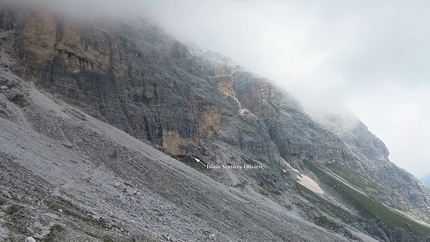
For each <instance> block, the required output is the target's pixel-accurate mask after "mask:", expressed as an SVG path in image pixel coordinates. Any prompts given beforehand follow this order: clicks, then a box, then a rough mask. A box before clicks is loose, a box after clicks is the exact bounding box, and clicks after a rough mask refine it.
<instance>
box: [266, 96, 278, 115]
mask: <svg viewBox="0 0 430 242" xmlns="http://www.w3.org/2000/svg"><path fill="white" fill-rule="evenodd" d="M266 102H267V104H269V105H270V106H271V107H272V108H273V110H275V112H276V113H280V112H281V110H282V109H281V107H280V106H278V105H277V104H275V103H274V102H272V101H270V100H267V99H266Z"/></svg>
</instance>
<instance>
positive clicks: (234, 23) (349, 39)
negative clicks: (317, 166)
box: [13, 0, 430, 178]
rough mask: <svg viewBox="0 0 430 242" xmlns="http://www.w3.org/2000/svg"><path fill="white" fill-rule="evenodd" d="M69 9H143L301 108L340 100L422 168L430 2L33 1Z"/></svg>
mask: <svg viewBox="0 0 430 242" xmlns="http://www.w3.org/2000/svg"><path fill="white" fill-rule="evenodd" d="M13 2H14V3H17V2H18V3H22V4H29V3H32V4H34V3H37V4H38V5H41V6H47V5H49V6H53V7H55V8H56V9H58V10H61V11H64V12H65V13H66V12H67V13H68V14H71V15H81V14H84V15H93V16H98V15H112V16H134V15H140V14H142V15H143V14H145V15H147V16H148V13H150V14H151V16H152V17H155V18H156V19H157V21H158V22H160V24H161V25H162V26H163V27H164V28H165V29H167V30H168V31H169V32H170V33H172V34H173V35H176V36H177V37H179V38H182V39H185V38H186V39H189V40H192V41H194V42H196V43H197V44H198V45H199V46H200V47H201V48H202V49H203V50H205V51H206V50H212V51H217V52H221V53H223V54H225V55H227V56H229V57H231V58H232V59H233V60H235V61H236V62H238V63H239V64H241V65H243V66H245V67H246V68H248V69H249V70H251V71H253V72H255V73H257V74H260V75H262V76H265V77H267V78H269V79H272V80H273V81H275V82H276V83H277V84H278V85H280V86H282V87H284V88H285V89H286V90H287V91H288V92H290V93H291V94H293V95H294V96H296V97H297V98H298V99H299V100H300V101H301V102H302V104H303V105H304V106H305V107H306V109H308V110H309V111H315V110H321V109H328V110H330V109H334V108H339V107H343V106H345V107H347V108H349V109H350V110H352V111H353V112H354V113H355V114H356V115H357V116H358V117H359V118H360V119H361V120H362V121H363V122H364V123H365V124H366V125H367V126H368V128H369V129H370V130H371V131H372V132H373V133H374V134H376V135H377V136H378V137H379V138H381V139H382V140H383V141H384V142H385V144H386V145H387V147H388V149H389V150H390V160H391V161H392V162H394V163H396V164H397V165H398V166H399V167H402V168H404V169H406V170H408V171H409V172H411V173H413V174H414V175H416V176H417V177H419V178H420V177H423V176H424V175H425V174H426V173H430V165H429V164H430V162H429V161H430V154H429V153H428V152H427V151H428V150H430V142H429V139H430V126H429V125H427V124H429V123H430V81H428V80H427V79H428V78H429V77H430V68H428V66H429V64H430V45H429V43H430V31H429V29H430V17H429V16H430V2H428V1H413V2H407V1H377V2H375V1H330V0H328V1H327V0H324V1H322V0H321V1H312V0H308V1H278V0H268V1H253V0H251V1H243V0H228V1H227V0H220V1H196V0H182V1H175V0H157V1H144V0H122V1H114V0H108V1H106V0H78V1H61V0H57V1H55V0H38V1H37V0H33V1H30V0H28V1H13Z"/></svg>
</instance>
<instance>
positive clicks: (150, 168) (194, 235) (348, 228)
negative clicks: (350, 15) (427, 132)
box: [0, 1, 430, 241]
mask: <svg viewBox="0 0 430 242" xmlns="http://www.w3.org/2000/svg"><path fill="white" fill-rule="evenodd" d="M24 3H25V4H24ZM45 3H48V5H38V6H35V5H33V4H28V2H24V1H22V2H20V4H19V5H16V2H14V4H11V3H9V4H3V5H0V6H1V10H0V27H1V33H0V42H1V49H0V56H1V58H0V62H1V63H0V122H1V124H2V125H1V126H0V144H1V151H0V177H1V179H0V191H1V193H0V214H2V216H1V217H0V239H2V240H4V241H24V239H26V238H27V241H28V240H30V241H31V239H32V238H33V239H36V240H37V241H239V240H240V241H426V240H429V239H430V227H429V224H428V223H430V214H429V213H428V211H429V208H430V204H429V201H430V189H429V188H428V187H426V186H424V185H423V184H422V183H421V182H420V181H419V180H418V179H417V178H415V177H414V176H413V175H411V174H410V173H408V172H407V171H405V170H403V169H400V168H398V167H397V166H396V165H395V164H393V163H392V162H390V160H389V158H388V156H389V151H388V149H387V147H386V146H385V144H384V143H383V141H382V140H381V139H379V138H378V137H376V136H375V135H374V134H373V133H372V132H371V131H369V129H368V127H367V126H366V125H365V124H364V123H363V122H362V121H361V120H360V119H359V118H358V117H356V116H355V115H353V114H352V113H351V112H344V111H342V110H339V112H332V113H320V114H318V115H316V114H312V115H310V114H308V113H307V112H306V111H305V109H304V108H303V106H302V104H300V102H299V101H298V100H296V98H294V93H292V94H290V93H288V92H287V91H288V90H287V91H285V90H284V89H282V88H279V87H278V85H276V84H274V83H273V81H271V80H269V79H267V78H265V77H262V76H260V75H258V74H256V73H253V72H250V71H249V70H247V69H246V68H245V67H243V66H241V65H240V63H236V62H234V61H233V60H232V59H231V58H229V57H228V56H225V55H223V54H221V53H217V52H212V51H203V50H201V49H200V48H199V47H198V46H196V45H195V44H189V42H183V41H182V40H179V39H177V38H175V37H173V36H172V35H171V34H169V32H166V31H165V30H164V29H163V27H162V26H161V25H159V24H158V23H157V22H156V21H155V20H153V19H152V17H151V16H150V15H143V16H142V17H136V16H135V15H132V16H130V18H125V17H124V16H121V17H115V16H113V15H111V14H109V12H110V10H111V9H113V8H114V7H115V6H116V5H110V4H108V6H106V9H107V10H103V9H102V10H100V14H94V15H91V16H89V17H88V18H79V17H77V16H84V15H85V13H86V12H81V11H80V10H76V9H74V8H72V7H71V6H70V9H67V15H64V13H65V12H64V11H66V10H65V8H64V7H65V6H67V8H68V7H69V5H68V4H70V3H64V5H63V4H62V2H58V4H60V3H61V4H60V5H61V6H60V5H55V3H54V2H50V1H47V2H45ZM76 3H80V2H79V1H78V2H76ZM76 3H73V6H75V7H79V6H78V5H77V4H76ZM95 3H98V1H89V2H88V3H84V2H82V4H83V5H82V6H85V8H91V7H94V6H95V5H85V4H95ZM129 3H133V2H132V1H130V2H127V1H126V2H124V6H131V5H128V4H129ZM52 4H54V5H52ZM40 6H44V7H45V8H41V7H40ZM126 8H128V7H124V9H126ZM136 8H138V7H137V6H136ZM139 11H140V10H139ZM78 12H79V13H78ZM143 12H144V11H143ZM143 12H141V13H140V14H143ZM81 14H84V15H81ZM304 231H305V232H304ZM28 237H32V238H28Z"/></svg>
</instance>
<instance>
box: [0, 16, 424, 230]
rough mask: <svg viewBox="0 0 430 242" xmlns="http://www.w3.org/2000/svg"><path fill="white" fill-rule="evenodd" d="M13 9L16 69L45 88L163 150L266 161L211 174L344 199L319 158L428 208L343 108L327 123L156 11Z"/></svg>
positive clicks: (228, 161) (217, 161)
mask: <svg viewBox="0 0 430 242" xmlns="http://www.w3.org/2000/svg"><path fill="white" fill-rule="evenodd" d="M13 16H18V15H13V14H10V13H9V14H7V13H6V12H5V11H3V12H0V21H1V22H0V24H1V25H2V26H3V28H4V29H10V28H12V29H13V30H14V31H15V33H14V35H15V40H16V43H15V52H16V55H17V58H18V60H19V63H20V65H22V67H23V68H21V69H20V70H21V71H20V72H19V73H18V72H17V74H19V75H21V76H22V77H23V78H26V79H28V80H32V81H33V82H34V83H36V84H37V86H38V87H39V88H41V89H44V90H47V91H49V92H50V93H52V94H53V95H55V96H56V97H58V98H60V99H62V100H64V101H66V102H67V103H69V104H71V105H73V106H75V107H78V108H79V109H81V110H83V111H85V112H86V113H89V114H91V115H92V116H94V117H96V118H98V119H100V120H102V121H105V122H107V123H109V124H112V125H114V126H115V127H117V128H119V129H121V130H123V131H125V132H127V133H129V134H131V135H132V136H134V137H136V138H138V139H141V140H145V141H147V142H149V143H151V144H152V145H154V146H156V147H158V148H159V149H162V150H163V151H164V152H165V153H168V154H172V155H181V156H178V157H185V156H188V157H192V158H196V157H199V160H200V159H201V160H203V161H204V162H206V163H207V164H209V165H231V166H234V165H237V166H242V165H243V164H246V165H253V166H256V167H262V168H264V169H257V170H255V172H249V171H247V170H245V169H242V170H239V169H238V170H222V171H214V172H211V173H208V175H210V176H212V177H214V178H215V179H217V180H219V181H222V182H223V183H224V184H228V185H233V186H235V187H244V186H249V187H250V188H252V189H254V190H255V191H257V192H261V193H263V194H267V193H268V192H269V193H270V195H273V196H275V195H280V194H289V195H290V194H297V193H300V194H302V193H301V192H303V191H302V190H300V189H301V186H299V185H298V184H297V183H296V180H297V176H301V174H302V173H305V174H307V175H309V177H311V178H313V179H315V180H317V181H318V182H320V183H321V184H323V183H324V182H326V183H327V184H326V185H325V186H323V185H322V186H323V188H324V189H326V190H329V192H327V195H324V196H325V197H324V199H325V198H327V199H328V200H330V199H331V200H330V201H335V203H336V204H338V203H341V202H345V201H344V200H342V199H344V198H343V197H342V195H340V196H339V197H336V195H333V194H334V191H335V190H336V189H335V187H336V186H333V184H332V183H330V181H327V180H325V179H324V176H317V175H318V174H321V173H318V171H317V170H312V169H311V168H309V165H307V164H309V162H311V164H317V167H323V168H321V169H324V171H328V169H329V168H333V167H335V168H337V170H334V169H332V170H330V172H331V173H330V172H329V173H327V174H331V175H333V174H334V173H336V172H338V173H336V174H337V175H336V176H333V177H335V178H334V179H335V180H336V179H337V178H339V177H341V178H342V179H344V180H347V178H350V177H353V178H359V179H363V180H364V181H365V182H364V183H365V185H363V187H359V185H361V183H360V181H359V182H357V181H355V180H353V181H351V184H352V185H351V184H349V186H348V187H355V188H357V189H358V190H359V191H360V192H363V193H364V192H369V191H370V192H371V193H369V194H376V195H374V197H373V198H372V199H375V200H377V201H379V202H383V203H386V204H389V205H392V206H393V207H398V206H400V205H402V206H403V205H405V206H406V207H407V209H409V210H411V211H412V212H414V213H420V212H423V211H426V210H427V209H428V208H429V201H430V200H429V199H430V197H429V194H430V190H428V189H427V190H425V189H424V188H423V187H422V185H421V184H420V183H419V182H417V181H416V179H415V178H413V177H412V176H411V175H410V174H408V173H406V172H404V171H402V170H400V169H399V168H397V167H396V166H394V165H393V164H392V163H390V162H389V160H388V150H387V148H386V147H385V145H384V144H383V143H382V141H380V140H379V139H378V138H376V137H375V136H374V135H373V134H371V133H370V132H369V131H368V130H367V128H366V127H365V125H364V124H362V123H361V122H359V121H358V120H355V119H354V120H346V121H345V119H340V118H338V117H326V118H325V122H324V123H322V124H321V123H320V122H317V121H315V119H314V118H312V117H311V116H309V115H308V114H306V112H305V111H304V110H303V109H302V108H301V106H300V104H299V103H298V102H297V101H296V100H295V99H294V98H292V97H291V96H290V95H289V94H287V93H285V92H283V91H282V90H280V89H279V88H277V87H276V86H275V85H273V84H272V83H271V82H270V81H269V80H267V79H265V78H262V77H259V76H257V75H255V74H253V73H251V72H249V71H247V70H245V69H244V68H242V67H241V66H239V65H238V64H236V63H234V62H233V61H232V60H231V59H229V58H228V57H225V56H223V55H221V54H218V53H214V52H206V53H203V52H202V51H201V50H199V49H198V48H196V47H195V46H188V45H185V44H183V43H181V42H179V41H178V40H176V39H174V38H173V37H171V36H169V35H168V34H166V33H165V32H163V31H162V30H161V29H160V28H158V27H157V26H156V25H155V24H153V23H152V21H151V20H149V19H143V20H139V21H137V20H134V21H125V20H112V19H95V20H94V19H93V20H91V21H86V20H80V21H78V20H73V21H72V20H68V19H65V18H62V17H60V16H58V15H56V14H55V13H54V12H50V11H48V10H43V11H32V12H29V13H28V14H25V15H22V16H21V17H13ZM341 121H342V122H341ZM343 122H344V123H343ZM202 164H203V163H202ZM339 167H340V168H339ZM345 170H347V171H348V172H349V173H348V172H346V171H345ZM339 171H341V172H339ZM345 174H347V175H348V177H347V176H345V177H347V178H345V177H342V175H345ZM351 174H352V175H351ZM338 176H339V177H338ZM309 177H308V178H309ZM311 178H309V179H311ZM369 178H371V182H369V180H368V179H369ZM354 182H356V183H354ZM369 184H371V185H372V186H370V185H369ZM375 184H376V185H375ZM369 187H370V188H369ZM368 188H369V189H368ZM380 188H381V190H382V191H381V192H377V191H375V190H377V189H380ZM345 189H346V188H345ZM392 194H395V195H396V196H394V197H393V196H392ZM296 196H298V195H294V197H296ZM372 196H373V195H372ZM274 199H275V200H277V201H280V203H282V204H284V203H285V201H284V200H283V199H285V197H280V196H278V197H276V198H274ZM300 199H302V200H304V199H305V198H300ZM312 199H313V198H312ZM312 201H314V200H312ZM290 207H291V206H290ZM344 207H346V208H349V204H345V205H344ZM360 209H361V208H357V209H356V210H351V211H352V212H351V213H353V214H355V213H357V214H359V213H360V211H361V210H360ZM306 213H311V212H306ZM327 213H328V212H327ZM306 216H309V217H310V218H312V219H317V217H316V215H313V214H307V215H306ZM330 216H334V215H330ZM422 217H423V218H427V219H428V216H427V215H423V216H422ZM376 218H378V217H377V216H376ZM318 221H321V216H319V217H318ZM380 237H383V236H382V235H381V236H380Z"/></svg>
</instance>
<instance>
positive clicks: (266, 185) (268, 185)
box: [258, 177, 282, 195]
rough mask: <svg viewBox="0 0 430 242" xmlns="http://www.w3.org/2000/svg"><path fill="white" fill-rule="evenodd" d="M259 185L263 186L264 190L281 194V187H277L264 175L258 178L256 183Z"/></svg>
mask: <svg viewBox="0 0 430 242" xmlns="http://www.w3.org/2000/svg"><path fill="white" fill-rule="evenodd" d="M258 185H259V186H260V187H262V188H264V190H265V191H268V192H270V193H272V194H275V195H281V194H282V193H281V189H279V188H278V187H277V186H276V185H275V184H274V183H273V182H272V181H270V180H267V179H265V178H264V177H263V178H261V179H260V182H259V184H258Z"/></svg>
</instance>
